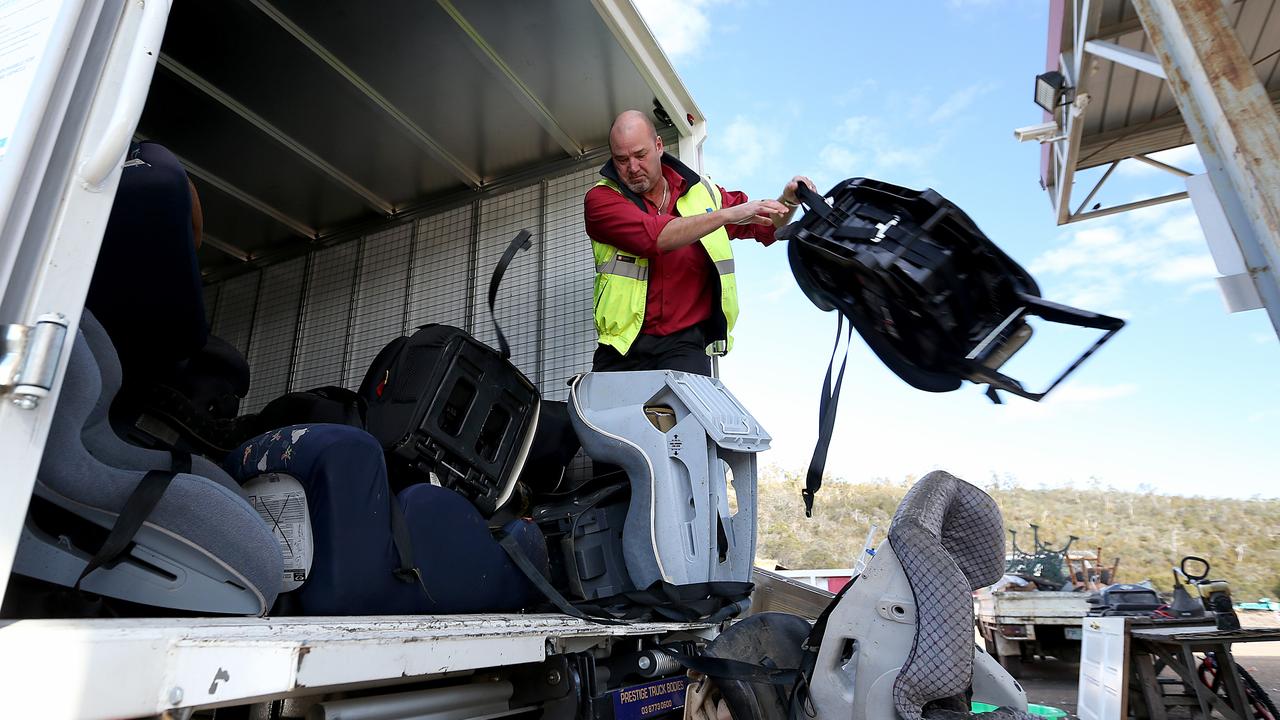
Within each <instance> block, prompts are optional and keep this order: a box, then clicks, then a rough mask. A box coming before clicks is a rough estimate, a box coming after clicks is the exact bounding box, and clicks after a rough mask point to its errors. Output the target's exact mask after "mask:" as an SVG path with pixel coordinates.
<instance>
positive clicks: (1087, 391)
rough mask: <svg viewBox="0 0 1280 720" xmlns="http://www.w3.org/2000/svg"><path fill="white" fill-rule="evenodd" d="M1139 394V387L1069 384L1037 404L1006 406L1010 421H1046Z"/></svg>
mask: <svg viewBox="0 0 1280 720" xmlns="http://www.w3.org/2000/svg"><path fill="white" fill-rule="evenodd" d="M1136 394H1138V386H1137V385H1134V384H1132V383H1120V384H1117V385H1089V384H1087V383H1077V382H1069V383H1064V384H1063V385H1062V386H1061V387H1059V388H1057V389H1056V390H1054V391H1053V392H1052V393H1050V394H1049V395H1048V396H1047V397H1045V399H1043V400H1041V401H1040V402H1038V403H1032V402H1011V403H1009V405H1008V413H1009V416H1010V419H1012V420H1017V421H1022V420H1046V419H1049V418H1053V417H1056V416H1058V415H1060V414H1062V413H1067V412H1081V411H1089V410H1096V409H1097V408H1098V407H1099V406H1101V405H1105V404H1107V403H1110V402H1111V401H1114V400H1119V399H1122V398H1127V397H1131V396H1133V395H1136Z"/></svg>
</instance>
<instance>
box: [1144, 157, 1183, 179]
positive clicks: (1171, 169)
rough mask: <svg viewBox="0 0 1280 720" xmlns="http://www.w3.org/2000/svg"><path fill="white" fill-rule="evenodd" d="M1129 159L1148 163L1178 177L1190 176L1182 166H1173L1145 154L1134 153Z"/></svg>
mask: <svg viewBox="0 0 1280 720" xmlns="http://www.w3.org/2000/svg"><path fill="white" fill-rule="evenodd" d="M1131 159H1133V160H1137V161H1138V162H1140V163H1146V164H1147V165H1150V166H1151V167H1153V168H1155V169H1157V170H1163V171H1165V172H1167V173H1173V174H1174V175H1177V176H1178V177H1180V178H1189V177H1191V173H1189V172H1187V171H1186V170H1183V169H1182V168H1179V167H1174V166H1172V165H1170V164H1169V163H1162V162H1160V161H1159V160H1155V159H1153V158H1149V157H1147V156H1146V155H1134V156H1133V158H1131Z"/></svg>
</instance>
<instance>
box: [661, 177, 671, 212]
mask: <svg viewBox="0 0 1280 720" xmlns="http://www.w3.org/2000/svg"><path fill="white" fill-rule="evenodd" d="M670 190H671V183H669V182H667V179H666V178H662V202H660V203H658V214H659V215H662V214H664V213H666V212H667V193H668V192H669V191H670Z"/></svg>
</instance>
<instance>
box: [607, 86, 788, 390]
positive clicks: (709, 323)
mask: <svg viewBox="0 0 1280 720" xmlns="http://www.w3.org/2000/svg"><path fill="white" fill-rule="evenodd" d="M609 150H610V152H611V154H612V157H611V158H610V159H609V161H608V162H606V163H605V164H604V167H602V168H600V175H601V176H602V179H601V180H600V181H599V182H597V183H596V185H595V187H593V188H591V190H590V191H588V192H587V196H586V200H585V216H586V226H587V235H588V236H590V238H591V246H592V251H593V253H594V255H595V265H596V279H595V293H594V308H595V310H594V314H595V324H596V333H597V336H598V338H599V343H600V344H599V346H598V347H597V348H596V352H595V356H594V357H593V359H592V365H591V369H592V370H593V371H596V372H602V371H615V370H681V371H684V372H691V373H698V374H701V375H710V374H711V356H712V355H723V354H725V353H727V352H728V351H729V349H730V348H731V347H732V344H733V338H732V335H731V332H732V331H733V326H734V322H735V321H736V320H737V317H738V291H737V277H736V275H735V274H734V266H733V250H732V248H731V247H730V241H731V240H755V241H756V242H759V243H761V244H762V245H770V244H772V243H773V241H774V231H775V230H776V229H777V228H780V227H782V226H783V225H785V224H786V223H787V222H788V221H790V219H791V216H792V214H793V213H794V212H795V208H796V206H797V205H798V201H797V200H796V195H795V191H796V188H797V187H798V184H799V183H804V184H805V185H807V186H809V187H810V188H813V181H811V180H809V179H808V178H806V177H803V176H800V175H797V176H796V177H794V178H792V179H791V180H790V181H789V182H788V183H787V184H786V186H785V187H784V188H783V191H782V194H781V195H779V197H778V199H776V200H772V199H770V200H750V199H748V198H747V196H746V194H745V193H741V192H730V191H727V190H725V189H724V188H722V187H720V186H718V185H714V184H713V183H711V181H709V180H708V179H706V178H704V177H701V176H699V175H698V173H696V172H694V171H693V170H691V169H690V168H689V167H688V166H686V165H685V164H684V163H681V162H680V161H679V160H677V159H676V158H674V157H672V156H671V155H668V154H667V153H665V152H664V151H663V144H662V138H660V137H658V133H657V131H656V130H655V129H654V126H653V123H652V122H650V120H649V118H648V117H647V116H646V115H644V114H643V113H641V112H639V111H636V110H628V111H626V112H624V113H622V114H621V115H619V116H618V118H617V119H616V120H614V122H613V127H612V128H611V129H610V131H609Z"/></svg>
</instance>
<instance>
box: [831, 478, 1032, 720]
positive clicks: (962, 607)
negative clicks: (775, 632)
mask: <svg viewBox="0 0 1280 720" xmlns="http://www.w3.org/2000/svg"><path fill="white" fill-rule="evenodd" d="M1003 533H1004V531H1003V519H1002V518H1001V515H1000V510H999V508H998V507H996V504H995V501H994V500H992V499H991V497H990V496H989V495H987V494H986V493H984V492H982V491H981V490H979V489H978V488H976V487H974V486H973V485H970V484H968V483H966V482H964V481H963V480H960V479H958V478H956V477H954V476H952V475H950V474H948V473H945V472H932V473H929V474H928V475H926V476H925V477H924V478H922V479H921V480H920V481H919V482H917V483H916V484H915V485H914V486H912V488H911V489H910V490H909V491H908V492H907V495H906V497H904V498H903V500H902V503H901V504H900V505H899V506H898V511H897V513H896V514H895V515H894V518H893V522H892V525H891V526H890V528H889V538H888V540H886V541H884V542H883V543H881V544H880V547H879V549H878V550H877V551H876V555H875V557H874V559H873V560H872V561H871V562H870V563H869V564H868V565H867V568H866V570H865V571H864V572H863V573H862V575H861V576H859V577H858V578H857V581H856V582H855V583H854V585H853V586H852V587H851V588H850V589H849V591H848V592H847V593H846V594H845V596H844V597H843V598H842V599H841V600H840V602H839V604H837V606H836V607H835V609H834V610H833V612H832V614H831V617H830V619H829V620H828V624H827V629H826V633H825V634H824V636H823V638H822V645H821V648H820V650H819V653H818V659H817V663H816V665H815V667H814V672H813V676H812V678H811V679H810V687H811V692H812V697H813V702H814V706H815V708H816V709H817V711H818V717H819V718H849V717H852V718H856V719H858V720H863V719H868V720H869V719H873V718H874V719H880V718H883V719H884V720H890V719H892V718H904V719H905V720H919V718H921V717H922V716H923V717H926V718H927V717H930V711H936V712H952V713H956V712H958V713H964V714H967V712H968V701H967V700H966V698H965V694H966V692H967V691H968V690H969V689H970V688H971V687H972V689H973V700H975V701H981V702H986V703H990V704H994V705H1000V706H1004V707H1006V708H1009V710H1008V711H1007V712H1006V716H1007V717H1027V716H1025V715H1024V714H1022V713H1020V712H1019V711H1024V710H1025V709H1026V696H1025V694H1024V693H1023V692H1022V689H1021V688H1020V687H1019V686H1018V684H1017V683H1016V682H1014V681H1013V679H1012V678H1010V677H1009V676H1008V674H1007V673H1005V672H1004V669H1003V668H1001V667H1000V666H999V665H998V664H997V663H996V662H995V660H994V659H992V658H991V657H990V656H989V655H987V654H986V653H984V652H982V651H981V650H976V649H975V645H974V639H973V600H972V595H971V593H972V591H973V590H976V589H978V588H980V587H984V586H986V585H990V584H991V583H994V582H995V581H996V580H998V579H1000V575H1001V572H1002V571H1003V569H1004V534H1003ZM975 664H979V665H980V666H981V667H979V668H978V669H979V670H980V671H979V672H975ZM850 706H852V710H853V711H852V713H850V710H849V708H850ZM926 706H927V707H928V708H929V710H928V711H926ZM922 713H923V714H922Z"/></svg>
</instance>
